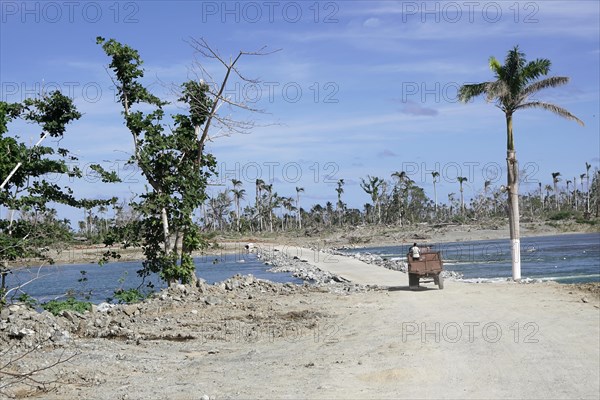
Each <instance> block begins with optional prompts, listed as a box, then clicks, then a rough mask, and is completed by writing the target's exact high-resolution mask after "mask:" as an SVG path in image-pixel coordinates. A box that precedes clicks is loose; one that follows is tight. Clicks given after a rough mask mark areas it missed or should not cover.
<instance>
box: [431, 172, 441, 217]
mask: <svg viewBox="0 0 600 400" xmlns="http://www.w3.org/2000/svg"><path fill="white" fill-rule="evenodd" d="M431 176H432V177H433V199H434V207H435V214H436V215H437V211H438V200H437V188H436V186H435V184H436V183H438V182H439V179H437V178H439V177H440V173H439V172H437V171H433V172H432V173H431Z"/></svg>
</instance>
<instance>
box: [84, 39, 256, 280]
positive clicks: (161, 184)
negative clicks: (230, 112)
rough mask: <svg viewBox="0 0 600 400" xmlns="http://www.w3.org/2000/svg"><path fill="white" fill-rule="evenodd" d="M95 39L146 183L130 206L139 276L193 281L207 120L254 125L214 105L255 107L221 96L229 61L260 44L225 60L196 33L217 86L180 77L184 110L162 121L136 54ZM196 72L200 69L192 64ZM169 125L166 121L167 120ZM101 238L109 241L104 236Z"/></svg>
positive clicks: (207, 165)
mask: <svg viewBox="0 0 600 400" xmlns="http://www.w3.org/2000/svg"><path fill="white" fill-rule="evenodd" d="M96 41H97V43H98V44H99V45H101V46H102V48H103V50H104V52H105V53H106V54H107V55H108V56H109V57H110V60H111V62H110V64H109V68H110V69H111V70H112V71H113V73H114V81H115V85H116V87H117V94H118V97H119V101H120V103H121V105H122V107H123V116H124V119H125V125H126V126H127V128H128V129H129V131H130V132H131V136H132V139H133V145H134V146H133V147H134V152H133V155H132V157H131V159H130V162H131V163H136V164H137V165H138V166H139V167H140V170H141V173H142V175H143V176H144V177H145V178H146V180H147V182H148V185H149V187H148V190H147V191H146V192H145V193H144V194H142V195H141V196H140V199H141V200H140V201H138V202H136V203H134V204H133V207H134V209H135V210H136V211H137V212H138V213H139V215H140V216H141V217H140V220H139V222H138V223H137V224H136V225H135V227H136V232H137V236H138V237H142V245H143V251H144V255H145V257H146V260H145V261H144V262H143V269H142V271H141V274H142V275H146V274H148V273H150V272H157V273H159V274H160V276H161V277H162V278H163V279H164V280H166V281H167V282H169V283H173V282H176V281H181V282H184V283H187V282H190V281H193V280H195V279H196V275H195V272H194V271H195V267H194V262H193V259H192V252H193V251H194V250H198V249H200V248H202V247H204V246H206V245H207V240H206V238H205V237H204V236H203V235H202V234H201V232H200V229H199V227H198V226H197V224H195V223H194V221H193V218H192V216H193V215H194V212H195V211H196V210H197V209H198V208H200V206H201V205H203V204H204V202H205V201H206V200H207V196H206V186H207V184H208V179H209V178H210V177H211V176H213V175H214V174H216V169H215V168H216V160H215V158H214V157H213V155H212V154H210V153H207V152H206V151H205V144H206V142H207V140H209V139H210V138H211V137H210V135H209V132H210V130H211V127H212V126H213V124H214V125H215V126H216V127H219V128H220V129H219V131H224V132H225V134H228V133H232V132H242V133H244V132H247V131H248V130H249V129H251V128H252V127H253V126H254V124H253V123H252V122H246V121H235V120H233V119H231V118H230V117H229V116H225V117H221V116H220V115H219V114H218V113H217V110H218V109H219V107H220V106H221V105H223V104H227V105H228V106H229V107H237V108H241V109H244V110H246V111H258V110H253V109H251V108H249V107H247V106H246V105H245V104H240V103H235V102H233V101H231V99H229V98H226V97H225V96H224V92H225V88H226V87H227V84H228V81H229V80H230V78H231V77H233V76H237V77H238V78H239V79H241V80H243V81H250V82H253V83H256V82H257V81H255V80H249V79H246V78H244V77H243V76H242V75H241V74H240V73H239V71H238V67H237V65H236V64H237V62H238V61H239V60H240V59H241V58H242V57H243V56H245V55H265V54H267V53H264V52H262V50H263V49H261V50H259V51H258V52H254V53H249V52H243V51H240V52H239V53H238V54H237V56H236V57H233V58H231V59H230V60H229V61H226V60H224V59H223V58H222V57H221V56H220V55H219V53H218V51H216V50H214V49H212V48H211V47H210V46H209V45H208V44H207V43H206V41H204V40H203V39H200V40H194V39H192V40H191V41H190V44H191V45H192V47H193V48H194V49H195V50H196V51H197V52H198V53H200V54H201V55H203V56H204V57H206V58H208V59H209V60H211V61H214V62H216V63H218V64H220V65H222V66H223V67H224V71H225V73H224V77H223V79H222V81H221V83H220V84H217V83H211V84H208V83H206V82H205V81H204V80H202V79H198V80H197V81H194V80H190V81H187V82H184V83H183V84H182V85H181V86H180V87H179V88H178V91H179V92H180V93H181V96H180V97H179V99H178V100H179V101H180V102H181V103H183V104H185V105H187V107H188V112H187V113H186V114H175V115H171V118H170V119H169V120H166V121H165V113H164V110H163V107H164V106H165V105H167V104H168V103H167V102H166V101H162V100H161V99H159V98H158V97H156V96H155V95H153V94H152V93H150V91H149V90H148V89H147V88H146V87H144V86H143V84H142V82H141V79H142V78H143V77H144V69H143V68H142V64H143V63H142V60H141V58H140V55H139V53H138V52H137V51H136V50H134V49H132V48H131V47H129V46H127V45H123V44H121V43H119V42H117V41H116V40H114V39H109V40H106V39H104V38H102V37H98V38H97V40H96ZM199 68H200V70H201V71H202V73H204V72H205V71H204V69H203V68H202V66H200V67H199ZM169 123H171V124H172V126H170V124H169ZM107 243H110V241H109V242H107Z"/></svg>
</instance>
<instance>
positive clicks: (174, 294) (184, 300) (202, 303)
mask: <svg viewBox="0 0 600 400" xmlns="http://www.w3.org/2000/svg"><path fill="white" fill-rule="evenodd" d="M311 290H318V289H316V288H315V287H314V286H312V285H308V284H304V285H294V284H290V283H286V284H281V283H274V282H270V281H266V280H262V279H257V278H255V277H254V276H252V275H245V276H242V275H235V276H233V277H231V278H229V279H227V280H225V281H223V282H219V283H215V284H214V285H209V284H207V283H206V281H204V280H202V279H201V280H198V281H197V282H196V284H195V285H172V286H170V287H169V288H167V289H163V290H162V291H160V292H158V293H155V294H154V295H152V296H151V297H150V298H148V299H146V300H144V301H142V302H140V303H136V304H109V303H101V304H99V305H94V306H93V307H92V310H91V311H90V312H86V313H78V312H75V311H62V312H60V313H59V314H58V315H56V316H55V315H53V314H51V313H50V312H48V311H43V312H39V311H37V310H35V309H34V308H32V307H30V306H29V305H27V304H24V303H21V304H11V305H9V306H7V307H4V308H3V309H2V310H1V311H0V348H7V347H10V346H16V347H21V348H32V347H35V346H39V345H52V346H61V345H64V344H65V343H67V342H70V341H71V340H72V339H73V338H74V337H94V338H120V339H123V340H131V341H136V342H137V341H140V340H156V339H165V340H185V339H191V338H194V337H195V335H197V330H194V329H189V328H185V327H186V326H190V327H191V326H192V325H193V324H192V323H191V322H190V321H193V320H197V319H198V318H199V319H201V320H202V321H215V320H216V321H223V320H227V315H230V314H232V313H234V312H236V311H241V312H244V310H246V309H252V310H254V309H258V308H260V307H257V306H255V305H252V304H250V305H248V302H250V303H252V302H253V301H254V300H253V299H256V298H258V297H260V296H268V295H273V294H274V295H286V294H291V293H297V292H308V291H311ZM254 303H260V300H256V301H255V302H254ZM261 306H262V304H261ZM188 310H189V311H188ZM259 314H260V313H259ZM172 315H179V317H172ZM248 315H250V317H249V318H250V319H253V317H252V314H247V313H246V314H244V318H246V317H248ZM182 326H183V327H184V328H182ZM176 328H177V329H176ZM218 328H219V329H221V328H223V327H218ZM225 328H226V327H225Z"/></svg>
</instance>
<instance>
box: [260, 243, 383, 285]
mask: <svg viewBox="0 0 600 400" xmlns="http://www.w3.org/2000/svg"><path fill="white" fill-rule="evenodd" d="M256 252H257V257H258V258H259V259H261V260H263V261H264V262H265V264H267V265H272V267H271V268H270V269H269V270H268V271H269V272H286V273H290V274H291V275H292V276H294V277H295V278H299V279H302V280H304V281H305V282H306V283H308V284H310V285H314V286H317V287H320V288H322V290H327V291H329V292H332V293H340V294H341V293H350V292H362V291H366V290H371V289H374V288H372V287H370V286H365V285H358V284H354V283H352V282H350V281H348V280H347V279H344V278H342V277H341V276H338V275H335V274H332V273H331V272H328V271H323V270H321V269H319V268H317V267H315V266H314V265H311V264H310V263H309V262H308V261H307V260H304V259H301V258H299V257H293V258H290V257H288V256H286V255H284V254H283V253H282V252H280V251H278V250H276V249H274V250H261V249H257V251H256Z"/></svg>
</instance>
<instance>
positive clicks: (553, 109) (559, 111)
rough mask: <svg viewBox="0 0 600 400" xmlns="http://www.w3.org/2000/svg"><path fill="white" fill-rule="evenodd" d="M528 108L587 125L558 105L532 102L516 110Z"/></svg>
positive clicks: (519, 106)
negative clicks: (549, 112) (548, 112)
mask: <svg viewBox="0 0 600 400" xmlns="http://www.w3.org/2000/svg"><path fill="white" fill-rule="evenodd" d="M526 108H541V109H543V110H548V111H551V112H553V113H554V114H556V115H558V116H561V117H563V118H566V119H569V120H572V121H576V122H577V123H578V124H579V125H581V126H584V125H585V124H584V123H583V121H582V120H580V119H579V118H577V117H576V116H574V115H573V114H571V113H570V112H569V111H567V110H566V109H564V108H562V107H560V106H557V105H556V104H551V103H544V102H542V101H532V102H529V103H523V104H520V105H518V106H517V107H516V108H515V110H518V109H526Z"/></svg>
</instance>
